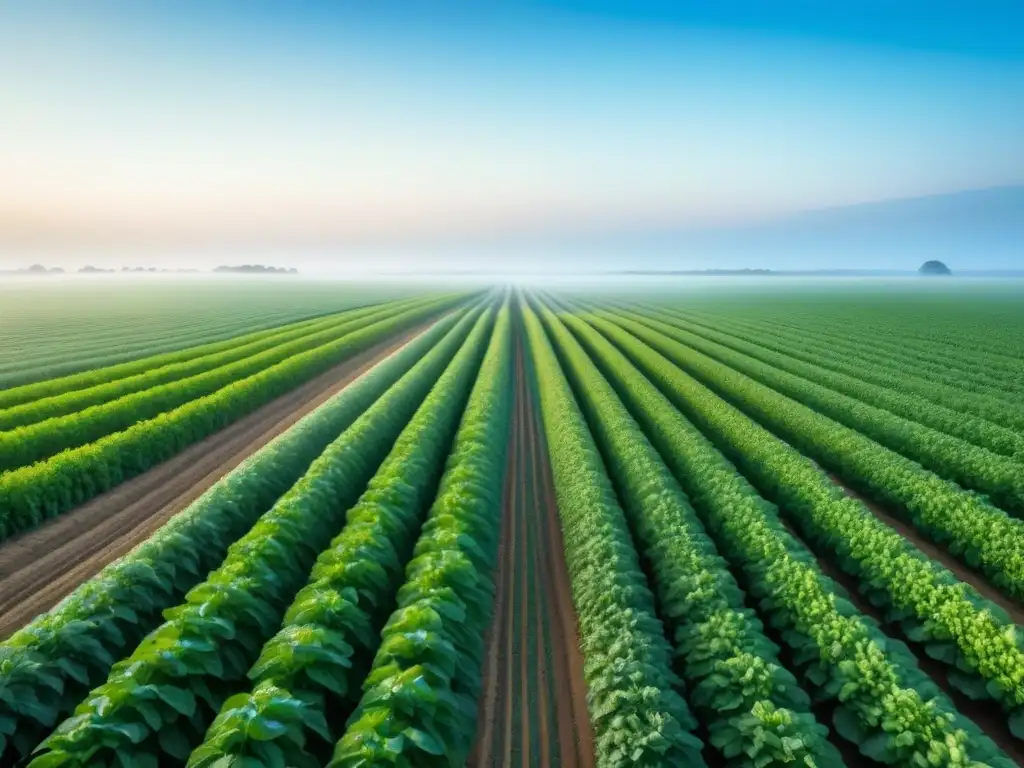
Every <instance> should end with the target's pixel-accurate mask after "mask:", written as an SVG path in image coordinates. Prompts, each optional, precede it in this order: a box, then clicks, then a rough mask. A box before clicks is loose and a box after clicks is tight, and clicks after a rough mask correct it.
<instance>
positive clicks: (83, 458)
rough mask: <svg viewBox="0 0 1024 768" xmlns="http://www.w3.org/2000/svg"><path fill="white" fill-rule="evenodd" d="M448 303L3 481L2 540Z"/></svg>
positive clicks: (389, 321)
mask: <svg viewBox="0 0 1024 768" xmlns="http://www.w3.org/2000/svg"><path fill="white" fill-rule="evenodd" d="M454 303H455V301H454V300H452V299H444V300H441V301H438V302H436V303H431V304H426V305H422V306H419V307H416V308H414V309H410V310H407V311H405V312H401V313H398V314H395V315H393V316H391V317H388V318H385V319H383V320H380V321H378V322H377V323H374V324H373V325H371V326H368V327H366V328H363V329H361V330H358V331H354V332H352V333H350V334H348V335H346V336H344V337H342V338H341V339H339V340H337V341H335V342H332V343H330V344H326V345H323V346H321V347H318V348H316V349H312V350H308V351H306V352H302V353H300V354H297V355H294V356H292V357H290V358H288V359H286V360H283V361H281V362H279V363H277V364H275V365H272V366H270V367H269V368H265V369H264V370H261V371H259V372H258V373H255V374H253V375H252V376H249V377H247V378H245V379H241V380H239V381H236V382H234V383H232V384H229V385H227V386H226V387H223V388H221V389H219V390H217V391H216V392H213V393H211V394H209V395H206V396H203V397H199V398H197V399H195V400H192V401H191V402H188V403H185V404H184V405H182V406H179V407H178V408H175V409H174V410H171V411H167V412H166V413H162V414H160V415H159V416H157V417H155V418H152V419H148V420H146V421H140V422H138V423H137V424H134V425H132V426H131V427H129V428H127V429H125V430H123V431H121V432H116V433H114V434H112V435H107V436H106V437H103V438H101V439H99V440H97V441H96V442H94V443H90V444H88V445H84V446H81V447H80V448H75V449H73V450H69V451H64V452H62V453H59V454H57V455H56V456H53V457H51V458H49V459H47V460H46V461H42V462H38V463H36V464H33V465H31V466H28V467H22V468H20V469H17V470H14V471H11V472H5V473H3V474H2V475H0V510H2V519H0V539H2V538H7V537H9V536H11V535H12V534H14V533H17V532H19V531H24V530H27V529H29V528H32V527H35V526H36V525H38V524H39V523H40V522H42V521H43V520H45V519H46V518H51V517H56V516H57V515H59V514H62V513H64V512H66V511H67V510H69V509H72V508H73V507H75V506H77V505H79V504H81V503H83V502H85V501H88V500H89V499H91V498H93V497H94V496H96V495H98V494H100V493H102V492H104V491H106V490H107V489H109V488H112V487H113V486H115V485H117V484H118V483H120V482H122V481H124V480H126V479H128V478H130V477H133V476H134V475H137V474H140V473H142V472H144V471H146V470H147V469H149V468H150V467H152V466H154V465H156V464H158V463H159V462H161V461H164V460H165V459H168V458H170V457H171V456H173V455H174V454H176V453H178V452H179V451H181V450H182V449H184V448H185V447H187V446H188V445H191V444H192V443H195V442H197V441H199V440H201V439H202V438H204V437H206V436H207V435H210V434H212V433H214V432H216V431H217V430H218V429H222V428H223V427H225V426H227V425H228V424H230V423H231V422H233V421H235V420H236V419H238V418H240V417H241V416H244V415H245V414H247V413H249V412H251V411H253V410H255V409H256V408H258V407H259V406H261V405H263V404H264V403H267V402H269V401H270V400H272V399H274V398H275V397H277V396H279V395H281V394H283V393H284V392H287V391H288V390H289V389H292V388H293V387H295V386H297V385H298V384H301V383H302V382H304V381H307V380H308V379H311V378H312V377H314V376H315V375H317V374H319V373H322V372H323V371H325V370H327V369H328V368H330V367H331V366H333V365H335V364H337V363H338V362H339V361H340V360H344V359H345V358H346V357H350V356H351V355H354V354H357V353H359V352H361V351H362V350H365V349H367V348H368V347H370V346H372V345H373V344H375V343H378V342H380V341H383V340H385V339H387V338H389V337H390V336H393V335H394V334H395V333H397V332H399V331H402V330H405V329H408V328H410V327H412V326H414V325H415V324H416V323H421V322H423V321H425V320H426V319H428V318H430V317H432V316H434V315H437V314H438V313H440V312H441V311H443V310H445V309H450V308H451V306H452V305H453V304H454Z"/></svg>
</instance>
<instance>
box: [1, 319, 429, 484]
mask: <svg viewBox="0 0 1024 768" xmlns="http://www.w3.org/2000/svg"><path fill="white" fill-rule="evenodd" d="M423 304H428V302H423ZM401 310H402V308H401V307H400V308H399V311H401ZM406 311H408V309H406ZM395 314H398V313H396V312H392V311H391V309H390V308H378V309H377V311H375V312H369V313H359V315H358V316H357V317H354V318H349V317H346V318H344V319H343V320H342V321H341V322H335V323H332V324H330V325H329V326H328V327H327V328H325V329H321V330H318V331H316V332H315V333H311V334H307V335H304V336H301V337H299V338H297V339H293V340H291V341H286V342H284V343H282V344H276V345H274V346H272V347H271V348H270V349H266V350H264V351H262V352H259V353H257V354H254V355H250V356H247V357H245V358H243V359H241V360H236V361H235V362H226V364H224V365H218V366H215V367H213V368H212V369H211V370H207V371H205V372H202V373H198V374H196V375H194V376H190V377H188V378H184V379H178V380H176V381H171V382H168V383H166V384H157V385H156V386H153V387H150V388H148V389H145V390H143V391H141V392H131V393H130V394H125V395H124V396H122V397H118V398H116V399H113V400H110V401H109V402H101V403H99V404H98V405H93V406H90V407H86V408H85V409H83V410H81V411H76V412H74V413H68V414H67V415H64V416H55V417H54V418H48V419H44V420H42V421H36V422H35V423H30V424H27V425H25V426H22V427H17V428H15V429H9V430H6V431H2V432H0V470H9V469H13V468H15V467H23V466H26V465H29V464H32V463H34V462H36V461H41V460H43V459H46V458H47V457H50V456H53V455H54V454H56V453H59V452H60V451H64V450H68V449H73V448H77V447H79V446H82V445H85V444H87V443H91V442H93V441H95V440H98V439H100V438H102V437H104V436H105V435H109V434H111V433H114V432H118V431H120V430H122V429H126V428H127V427H130V426H131V425H133V424H136V423H138V422H139V421H144V420H146V419H151V418H153V417H155V416H157V415H159V414H161V413H164V412H166V411H170V410H173V409H174V408H177V407H178V406H180V405H182V404H184V403H188V402H190V401H193V400H196V399H199V398H201V397H203V396H205V395H208V394H210V393H212V392H215V391H217V390H218V389H220V388H222V387H224V386H226V385H228V384H231V383H232V382H236V381H239V380H241V379H245V378H247V377H249V376H252V375H253V374H255V373H258V372H260V371H264V370H266V369H267V368H270V367H271V366H273V365H276V364H277V363H280V362H282V361H286V360H288V359H289V358H291V357H293V356H295V355H299V354H302V353H303V352H307V351H310V350H313V351H316V350H317V348H319V347H324V348H325V350H332V351H333V352H334V353H335V354H337V352H338V350H339V348H343V342H344V340H345V338H346V337H347V336H348V335H350V334H351V333H353V332H354V331H358V330H360V329H362V328H366V327H368V326H372V325H373V324H374V323H376V322H379V321H381V320H387V319H388V318H389V317H392V316H394V315H395ZM230 355H231V353H230V352H220V353H218V356H223V357H224V358H228V357H230ZM330 358H331V355H330V354H327V355H325V356H324V359H325V360H327V359H330ZM335 359H337V358H335ZM76 396H77V393H69V395H68V397H69V398H74V397H76Z"/></svg>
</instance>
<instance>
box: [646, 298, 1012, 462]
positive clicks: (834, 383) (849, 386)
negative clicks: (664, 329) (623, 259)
mask: <svg viewBox="0 0 1024 768" xmlns="http://www.w3.org/2000/svg"><path fill="white" fill-rule="evenodd" d="M641 314H643V315H645V316H650V317H653V318H656V319H658V320H661V321H663V322H666V323H669V324H670V325H672V326H673V327H675V328H679V329H681V330H684V331H688V332H689V333H691V334H694V335H697V336H700V337H702V338H704V339H707V340H708V341H712V342H716V343H717V344H720V345H722V346H724V347H728V348H729V349H732V350H735V351H738V352H742V353H744V354H747V355H750V356H751V357H754V358H756V359H758V360H760V361H762V362H765V363H768V364H770V365H772V366H775V367H777V368H781V369H783V370H785V371H788V372H789V373H792V374H796V375H797V376H802V377H804V378H805V379H808V380H810V381H814V382H816V383H818V384H821V385H823V386H826V387H828V388H829V389H832V390H835V391H836V392H842V393H843V394H846V395H849V396H850V397H854V398H857V399H858V400H860V401H862V402H864V403H868V404H870V405H874V406H877V407H879V408H884V409H885V410H886V411H889V412H891V413H893V414H896V415H897V416H902V417H904V418H907V419H910V420H911V421H916V422H919V423H921V424H924V425H926V426H929V427H931V428H932V429H937V430H939V431H940V432H944V433H946V434H948V435H953V436H955V437H959V438H961V439H963V440H967V441H969V442H971V443H973V444H974V445H977V446H980V447H982V448H987V449H989V450H991V451H995V452H996V453H1000V454H1003V455H1004V456H1009V457H1016V458H1017V460H1018V461H1019V460H1021V459H1024V435H1021V434H1020V433H1019V432H1016V431H1014V430H1013V429H1011V428H1008V427H1006V426H1003V425H1002V424H999V423H996V422H994V421H989V420H988V419H986V418H983V417H981V416H972V415H971V414H972V410H970V409H965V408H964V407H963V403H961V402H960V397H961V396H958V395H957V394H956V393H955V392H952V393H951V392H950V391H949V390H948V388H945V387H941V386H939V385H937V384H936V383H935V382H934V381H926V380H919V381H916V382H915V384H916V386H913V387H907V379H908V377H910V376H912V375H913V373H914V372H920V368H916V367H915V368H911V369H908V368H907V367H901V368H900V369H899V370H898V373H897V372H896V371H892V370H887V369H886V368H885V367H884V365H879V362H880V361H879V360H878V359H877V358H876V359H874V360H873V361H872V362H871V363H869V364H868V365H865V364H864V362H861V363H859V364H858V362H856V361H853V360H851V359H850V353H849V352H848V351H845V350H843V351H840V350H837V349H836V347H835V345H834V344H835V343H834V342H833V343H832V344H831V345H820V346H817V345H812V344H811V343H809V342H808V340H807V335H806V334H803V335H802V336H801V338H800V344H801V345H802V349H800V348H795V347H793V346H790V345H789V344H785V343H780V339H779V335H778V334H777V333H772V334H768V333H765V332H764V329H761V330H760V332H754V333H750V332H746V333H743V334H742V335H737V331H735V330H730V329H728V328H725V329H723V328H722V327H721V326H720V327H718V328H710V327H706V326H704V325H702V324H699V323H695V322H692V321H690V320H689V319H688V318H687V317H686V316H680V315H679V314H678V313H675V312H672V311H668V310H664V309H662V310H661V311H658V312H656V313H655V312H652V313H648V312H647V311H641ZM704 351H705V352H707V349H705V350H704ZM862 354H863V353H862ZM865 362H866V361H865ZM881 362H883V363H884V362H885V358H884V357H883V359H882V361H881ZM947 370H948V369H947ZM964 395H965V396H964V399H966V400H969V401H973V400H974V399H975V397H976V395H967V394H966V393H964ZM797 399H800V400H801V402H807V401H804V400H803V399H802V398H799V397H798V398H797ZM946 403H948V405H947V404H946ZM807 404H810V403H807Z"/></svg>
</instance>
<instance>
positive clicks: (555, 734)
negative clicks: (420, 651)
mask: <svg viewBox="0 0 1024 768" xmlns="http://www.w3.org/2000/svg"><path fill="white" fill-rule="evenodd" d="M524 354H525V352H524V348H523V345H522V341H521V340H519V341H518V342H517V344H516V351H515V381H516V396H515V398H516V399H515V405H514V417H513V418H514V423H513V427H512V434H511V437H510V443H509V460H508V461H509V463H508V468H507V472H506V486H505V501H504V505H503V511H502V534H501V545H500V546H501V550H500V554H499V558H498V577H497V579H496V582H495V583H496V584H497V588H498V591H497V598H496V604H495V614H494V619H493V622H492V625H491V628H490V631H489V634H488V645H487V648H488V651H487V657H486V661H485V665H484V690H483V696H482V697H481V703H480V718H479V727H478V734H477V744H476V747H475V749H474V753H473V756H472V758H471V760H470V765H473V766H480V767H481V768H482V767H483V766H487V767H488V768H498V767H500V768H512V767H513V766H515V767H517V768H518V766H527V765H529V766H561V767H562V768H575V767H576V766H582V767H583V768H592V766H593V765H594V748H593V737H592V734H591V731H590V721H589V717H588V715H587V710H586V685H585V683H584V681H583V662H582V658H581V657H580V653H579V641H578V637H577V632H576V620H575V610H574V609H573V606H572V598H571V595H570V592H569V583H568V574H567V571H566V567H565V561H564V556H563V551H564V550H563V549H562V540H561V529H560V527H559V523H558V519H557V515H558V509H557V506H556V505H555V500H554V487H553V485H552V483H551V474H550V466H549V464H548V460H547V453H546V449H545V447H544V444H543V439H542V435H541V429H540V425H539V423H538V421H537V415H538V414H537V411H536V408H535V403H534V396H533V393H532V390H531V387H530V386H529V381H528V379H527V372H526V366H525V362H524Z"/></svg>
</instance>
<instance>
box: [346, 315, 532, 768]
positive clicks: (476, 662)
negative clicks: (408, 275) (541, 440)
mask: <svg viewBox="0 0 1024 768" xmlns="http://www.w3.org/2000/svg"><path fill="white" fill-rule="evenodd" d="M509 326H510V320H509V310H508V308H505V309H503V310H502V313H501V314H500V315H499V317H498V322H497V325H496V327H495V334H494V337H493V339H492V341H491V346H490V348H489V350H488V353H487V357H486V358H485V359H484V363H483V366H482V367H481V369H480V377H479V379H478V380H477V382H476V384H475V385H474V388H473V392H472V395H471V396H470V400H469V403H468V405H467V407H466V413H465V415H464V416H463V420H462V424H461V425H460V426H459V432H458V435H457V436H456V440H455V445H454V446H453V448H452V453H451V455H450V457H449V459H448V462H447V466H446V469H445V474H444V478H443V480H442V482H441V487H440V489H439V490H438V494H437V499H436V500H435V501H434V504H433V506H432V507H431V509H430V514H429V516H428V519H427V522H426V524H425V525H424V526H423V531H422V533H421V534H420V538H419V540H418V541H417V542H416V547H415V549H414V550H413V557H412V560H411V561H410V562H409V564H408V566H406V569H405V574H406V581H405V584H404V585H403V586H402V588H401V589H400V590H399V592H398V608H397V610H396V611H395V612H394V613H393V614H391V617H390V618H389V619H388V621H387V624H386V625H385V626H384V629H383V632H382V633H381V644H380V648H379V650H378V651H377V655H376V657H375V658H374V661H373V666H372V669H371V672H370V674H369V676H368V677H367V678H366V680H365V682H364V683H363V695H362V699H361V700H360V702H359V706H358V707H357V708H356V710H355V712H354V713H353V715H352V716H351V718H350V719H349V722H348V726H347V728H346V730H345V735H344V736H343V738H342V739H341V741H340V742H339V743H338V745H337V748H336V749H335V751H334V756H333V759H332V761H331V762H330V763H329V766H330V768H355V766H360V765H379V764H394V763H396V762H399V763H400V764H401V762H402V761H405V764H407V765H415V766H424V767H426V768H429V767H430V766H436V767H437V768H442V767H443V766H450V765H463V764H465V761H466V756H467V755H468V754H469V751H470V748H471V747H472V744H473V735H474V733H475V731H476V715H477V700H478V699H479V696H480V691H481V688H482V681H481V670H482V667H483V655H484V638H485V636H486V633H487V627H488V624H489V623H490V618H491V614H492V612H493V608H494V570H495V562H496V561H497V554H498V553H497V550H498V539H499V532H500V525H499V521H500V512H501V490H502V482H501V479H502V475H503V473H504V471H505V458H506V453H507V446H508V433H509V422H510V416H511V411H512V387H511V360H512V352H511V337H510V333H509V330H510V328H509Z"/></svg>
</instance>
